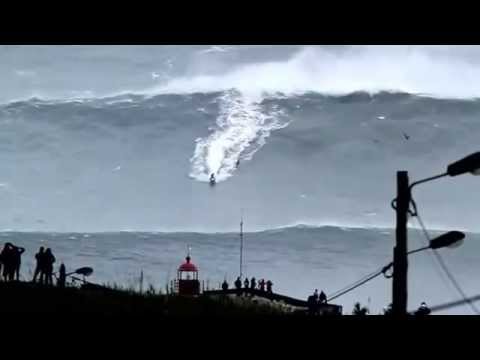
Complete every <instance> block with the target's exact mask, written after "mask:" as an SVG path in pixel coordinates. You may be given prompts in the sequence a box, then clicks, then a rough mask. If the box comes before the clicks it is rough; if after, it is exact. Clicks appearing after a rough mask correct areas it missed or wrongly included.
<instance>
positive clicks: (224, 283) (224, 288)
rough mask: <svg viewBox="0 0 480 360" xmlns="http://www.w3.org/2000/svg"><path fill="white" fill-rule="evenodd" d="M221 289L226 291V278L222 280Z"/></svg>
mask: <svg viewBox="0 0 480 360" xmlns="http://www.w3.org/2000/svg"><path fill="white" fill-rule="evenodd" d="M222 290H223V291H227V290H228V283H227V280H226V279H225V280H223V283H222Z"/></svg>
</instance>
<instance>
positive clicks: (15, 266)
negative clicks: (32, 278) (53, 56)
mask: <svg viewBox="0 0 480 360" xmlns="http://www.w3.org/2000/svg"><path fill="white" fill-rule="evenodd" d="M24 252H25V248H23V247H21V246H12V271H13V274H12V279H15V280H17V281H18V280H20V267H21V266H22V254H23V253H24Z"/></svg>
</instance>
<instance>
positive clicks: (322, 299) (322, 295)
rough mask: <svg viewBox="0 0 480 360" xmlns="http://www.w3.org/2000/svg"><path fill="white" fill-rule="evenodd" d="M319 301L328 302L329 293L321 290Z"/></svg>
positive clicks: (321, 302)
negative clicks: (326, 293)
mask: <svg viewBox="0 0 480 360" xmlns="http://www.w3.org/2000/svg"><path fill="white" fill-rule="evenodd" d="M318 301H319V302H320V304H326V303H327V295H325V293H324V292H323V291H321V292H320V295H319V297H318Z"/></svg>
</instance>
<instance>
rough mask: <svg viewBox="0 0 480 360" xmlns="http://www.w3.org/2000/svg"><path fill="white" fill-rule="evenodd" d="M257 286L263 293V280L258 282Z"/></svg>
mask: <svg viewBox="0 0 480 360" xmlns="http://www.w3.org/2000/svg"><path fill="white" fill-rule="evenodd" d="M258 286H259V288H260V291H265V279H262V280H260V281H259V282H258Z"/></svg>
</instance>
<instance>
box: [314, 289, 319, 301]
mask: <svg viewBox="0 0 480 360" xmlns="http://www.w3.org/2000/svg"><path fill="white" fill-rule="evenodd" d="M313 301H315V303H318V289H315V292H314V293H313Z"/></svg>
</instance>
